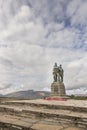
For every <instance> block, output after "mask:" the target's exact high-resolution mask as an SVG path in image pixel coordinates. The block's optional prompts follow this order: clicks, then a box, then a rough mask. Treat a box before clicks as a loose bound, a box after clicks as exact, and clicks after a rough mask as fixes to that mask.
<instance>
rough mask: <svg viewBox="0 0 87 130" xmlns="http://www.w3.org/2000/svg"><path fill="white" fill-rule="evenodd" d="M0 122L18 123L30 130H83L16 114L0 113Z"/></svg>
mask: <svg viewBox="0 0 87 130" xmlns="http://www.w3.org/2000/svg"><path fill="white" fill-rule="evenodd" d="M0 122H3V123H7V124H12V125H16V126H17V125H18V126H23V127H24V126H25V127H26V128H31V129H32V130H85V129H82V128H77V127H74V126H68V125H63V124H59V125H51V124H45V123H41V121H40V120H31V119H29V118H20V117H17V116H11V115H4V114H2V113H0Z"/></svg>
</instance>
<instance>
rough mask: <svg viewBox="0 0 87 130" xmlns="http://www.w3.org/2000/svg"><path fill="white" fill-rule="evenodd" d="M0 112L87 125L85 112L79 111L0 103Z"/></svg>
mask: <svg viewBox="0 0 87 130" xmlns="http://www.w3.org/2000/svg"><path fill="white" fill-rule="evenodd" d="M0 112H1V113H4V114H6V113H7V114H9V115H13V116H14V115H15V116H19V117H25V118H32V119H40V120H42V119H44V120H46V119H49V122H51V123H52V122H53V121H54V122H56V123H64V124H72V125H73V124H74V125H77V126H78V125H79V126H82V127H83V128H85V127H87V114H86V113H80V112H72V111H69V110H60V109H58V110H55V109H54V110H53V109H44V108H42V109H41V108H39V109H36V108H33V107H24V106H23V107H22V108H21V107H19V106H18V107H17V106H11V105H10V106H8V105H6V106H5V105H0Z"/></svg>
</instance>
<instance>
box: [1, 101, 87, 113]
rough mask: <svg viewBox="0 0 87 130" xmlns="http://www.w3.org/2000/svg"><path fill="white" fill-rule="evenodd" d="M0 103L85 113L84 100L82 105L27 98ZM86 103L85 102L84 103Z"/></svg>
mask: <svg viewBox="0 0 87 130" xmlns="http://www.w3.org/2000/svg"><path fill="white" fill-rule="evenodd" d="M56 103H57V104H56ZM1 104H5V105H9V106H12V105H13V106H27V107H28V106H30V107H35V108H36V109H38V108H46V109H57V110H58V109H59V110H70V111H73V112H83V113H87V106H85V104H84V102H83V104H82V105H80V104H78V102H77V104H76V103H75V104H73V103H72V104H71V103H68V104H67V101H62V103H61V102H60V101H59V102H58V101H54V102H53V101H52V102H51V101H44V100H41V102H37V100H30V101H29V100H28V101H27V102H26V101H20V102H19V101H7V102H2V103H1ZM86 105H87V103H86Z"/></svg>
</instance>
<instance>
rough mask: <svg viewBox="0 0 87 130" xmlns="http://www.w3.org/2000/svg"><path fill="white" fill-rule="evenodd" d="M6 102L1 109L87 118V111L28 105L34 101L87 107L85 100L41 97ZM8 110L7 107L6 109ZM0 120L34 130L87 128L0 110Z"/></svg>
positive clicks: (81, 129)
mask: <svg viewBox="0 0 87 130" xmlns="http://www.w3.org/2000/svg"><path fill="white" fill-rule="evenodd" d="M3 102H4V104H1V105H0V110H1V108H8V109H14V110H16V111H23V110H28V111H35V112H43V113H50V114H51V113H54V114H61V115H69V116H72V117H73V116H75V117H82V118H86V119H87V113H86V112H85V113H81V112H78V111H77V112H75V111H74V112H73V111H71V110H62V109H48V108H45V109H44V108H41V107H40V108H39V107H37V106H36V107H35V106H34V107H32V106H29V105H27V104H28V103H34V104H46V105H47V104H48V105H60V106H71V107H81V108H87V101H83V100H67V101H54V100H53V101H52V100H51V101H48V100H44V99H39V100H15V101H12V100H11V101H3ZM5 102H12V103H13V104H12V105H11V104H10V105H9V104H5ZM14 102H17V103H19V104H20V103H26V105H23V106H21V105H18V106H17V104H16V105H15V104H14ZM5 110H6V109H5ZM0 122H5V123H6V122H7V123H11V124H13V125H18V126H21V125H23V126H26V128H29V127H30V128H32V129H34V130H87V129H83V128H78V127H75V126H71V124H70V125H63V124H61V123H60V124H55V123H53V124H50V123H46V121H45V120H40V119H38V120H36V119H33V120H32V119H29V118H25V117H22V118H21V117H18V116H16V115H14V116H12V115H9V114H8V115H7V114H6V113H2V112H0Z"/></svg>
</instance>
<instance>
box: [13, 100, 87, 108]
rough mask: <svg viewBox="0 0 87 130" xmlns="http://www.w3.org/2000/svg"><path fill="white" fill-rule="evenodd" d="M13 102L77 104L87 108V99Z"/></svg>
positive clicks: (76, 105)
mask: <svg viewBox="0 0 87 130" xmlns="http://www.w3.org/2000/svg"><path fill="white" fill-rule="evenodd" d="M11 102H24V103H37V104H50V105H64V106H75V107H85V108H87V100H67V101H54V100H51V101H50V100H49V101H48V100H44V99H37V100H16V101H11Z"/></svg>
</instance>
